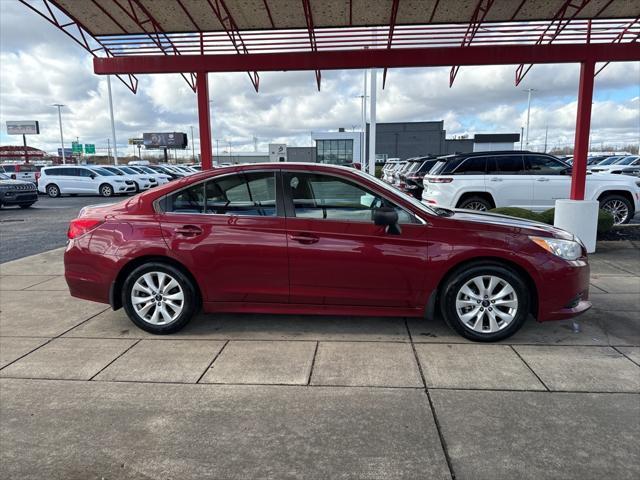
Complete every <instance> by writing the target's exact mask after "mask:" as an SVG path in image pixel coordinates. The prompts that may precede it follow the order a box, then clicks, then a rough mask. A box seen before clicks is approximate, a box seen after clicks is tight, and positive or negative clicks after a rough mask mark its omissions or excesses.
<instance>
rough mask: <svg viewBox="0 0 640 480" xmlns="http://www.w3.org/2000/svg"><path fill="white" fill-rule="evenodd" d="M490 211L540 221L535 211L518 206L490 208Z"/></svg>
mask: <svg viewBox="0 0 640 480" xmlns="http://www.w3.org/2000/svg"><path fill="white" fill-rule="evenodd" d="M491 213H499V214H500V215H508V216H509V217H516V218H524V219H525V220H535V221H537V222H539V221H540V216H539V215H538V214H537V213H536V212H532V211H531V210H527V209H526V208H518V207H500V208H494V209H492V210H491Z"/></svg>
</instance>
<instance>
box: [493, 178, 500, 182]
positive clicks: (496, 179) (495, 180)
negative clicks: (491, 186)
mask: <svg viewBox="0 0 640 480" xmlns="http://www.w3.org/2000/svg"><path fill="white" fill-rule="evenodd" d="M491 181H492V182H501V181H502V179H501V178H500V177H493V178H492V179H491Z"/></svg>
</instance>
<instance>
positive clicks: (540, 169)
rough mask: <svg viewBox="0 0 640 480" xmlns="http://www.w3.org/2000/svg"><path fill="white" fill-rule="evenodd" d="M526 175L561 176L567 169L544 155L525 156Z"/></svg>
mask: <svg viewBox="0 0 640 480" xmlns="http://www.w3.org/2000/svg"><path fill="white" fill-rule="evenodd" d="M524 159H525V162H524V163H525V167H526V172H527V175H562V174H564V173H566V172H567V171H568V170H569V167H568V166H567V165H565V164H564V163H562V162H561V161H559V160H556V159H555V158H551V157H546V156H544V155H525V157H524Z"/></svg>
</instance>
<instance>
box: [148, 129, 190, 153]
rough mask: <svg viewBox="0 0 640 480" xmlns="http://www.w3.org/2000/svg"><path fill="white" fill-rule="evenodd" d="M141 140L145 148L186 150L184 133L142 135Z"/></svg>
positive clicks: (185, 135)
mask: <svg viewBox="0 0 640 480" xmlns="http://www.w3.org/2000/svg"><path fill="white" fill-rule="evenodd" d="M142 139H143V143H144V147H145V148H181V149H182V148H187V134H186V133H179V132H169V133H143V134H142Z"/></svg>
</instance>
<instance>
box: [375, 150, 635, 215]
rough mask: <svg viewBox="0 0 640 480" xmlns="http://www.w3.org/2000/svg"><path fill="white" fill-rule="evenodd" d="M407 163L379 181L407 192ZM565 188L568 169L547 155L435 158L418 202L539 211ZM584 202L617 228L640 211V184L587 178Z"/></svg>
mask: <svg viewBox="0 0 640 480" xmlns="http://www.w3.org/2000/svg"><path fill="white" fill-rule="evenodd" d="M412 161H413V159H410V160H405V161H398V162H393V163H392V164H391V165H388V166H385V168H384V169H383V171H384V176H383V180H385V181H386V182H387V183H390V184H392V185H394V186H396V187H397V188H399V189H402V190H405V191H406V190H407V182H406V181H405V182H404V183H403V182H402V181H401V178H402V173H403V171H409V172H411V171H414V170H413V169H412V166H411V163H412ZM422 161H423V163H424V162H430V161H434V159H427V160H422ZM413 168H415V167H413ZM409 176H410V174H409ZM396 178H397V180H396ZM570 188H571V166H570V165H568V164H567V163H564V162H562V161H560V160H558V159H557V158H555V157H553V156H551V155H547V154H543V153H535V152H528V151H520V150H517V151H511V150H510V151H501V152H476V153H465V154H456V155H447V156H443V157H439V158H437V159H435V161H434V165H433V166H432V167H431V168H430V170H429V172H428V173H427V174H426V175H424V176H423V180H422V192H421V197H420V198H421V200H422V202H423V203H425V204H427V205H431V206H440V207H449V208H463V209H470V210H490V209H492V208H496V207H520V208H525V209H528V210H532V211H543V210H546V209H549V208H553V207H554V206H555V201H556V200H558V199H563V198H569V193H570ZM414 190H417V189H414ZM585 199H586V200H597V201H598V202H600V206H601V208H602V209H603V210H606V211H608V212H610V213H611V215H612V216H613V217H614V222H615V223H616V224H622V223H628V222H629V221H630V220H631V219H632V218H633V217H634V215H635V214H636V213H637V212H638V211H640V180H638V179H637V178H634V177H632V176H626V175H613V174H610V173H607V172H601V173H598V174H597V175H595V174H594V175H588V176H587V181H586V190H585Z"/></svg>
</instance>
